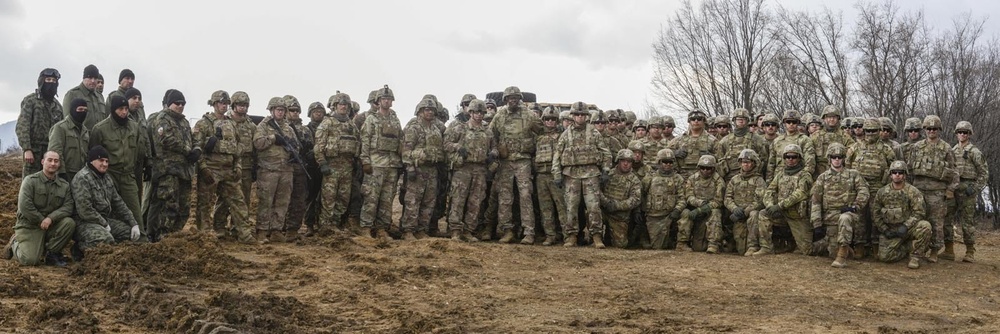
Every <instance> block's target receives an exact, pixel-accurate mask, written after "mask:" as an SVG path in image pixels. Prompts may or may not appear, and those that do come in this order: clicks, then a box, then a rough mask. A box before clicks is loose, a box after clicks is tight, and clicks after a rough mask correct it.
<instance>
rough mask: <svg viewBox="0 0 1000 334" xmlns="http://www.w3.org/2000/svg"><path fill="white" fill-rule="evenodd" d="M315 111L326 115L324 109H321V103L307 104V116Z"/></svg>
mask: <svg viewBox="0 0 1000 334" xmlns="http://www.w3.org/2000/svg"><path fill="white" fill-rule="evenodd" d="M317 109H319V110H322V111H323V113H324V114H325V113H326V108H325V107H323V103H321V102H313V103H310V104H309V114H310V115H312V112H313V110H317Z"/></svg>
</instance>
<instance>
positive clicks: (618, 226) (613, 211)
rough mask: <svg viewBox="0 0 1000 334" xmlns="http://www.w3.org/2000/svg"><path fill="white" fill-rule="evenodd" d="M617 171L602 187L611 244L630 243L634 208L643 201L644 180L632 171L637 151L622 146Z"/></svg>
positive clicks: (624, 244) (618, 245)
mask: <svg viewBox="0 0 1000 334" xmlns="http://www.w3.org/2000/svg"><path fill="white" fill-rule="evenodd" d="M615 159H616V160H617V161H616V162H615V170H614V172H613V173H611V175H610V178H609V179H608V182H606V183H605V184H604V185H603V187H602V189H601V208H602V209H604V213H603V216H604V219H605V220H606V224H607V225H608V231H609V232H610V233H611V237H610V238H609V239H610V240H611V241H612V246H614V247H618V248H625V247H626V246H628V239H629V238H628V232H629V230H630V228H632V226H630V225H632V224H631V218H632V211H633V210H635V209H637V208H639V204H641V202H642V181H640V180H639V177H637V176H635V174H633V173H632V161H634V159H635V154H633V153H632V150H629V149H627V148H623V149H621V150H619V151H618V153H617V154H616V155H615Z"/></svg>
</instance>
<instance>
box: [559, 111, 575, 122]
mask: <svg viewBox="0 0 1000 334" xmlns="http://www.w3.org/2000/svg"><path fill="white" fill-rule="evenodd" d="M559 120H560V121H572V120H573V115H570V113H569V110H563V111H560V112H559Z"/></svg>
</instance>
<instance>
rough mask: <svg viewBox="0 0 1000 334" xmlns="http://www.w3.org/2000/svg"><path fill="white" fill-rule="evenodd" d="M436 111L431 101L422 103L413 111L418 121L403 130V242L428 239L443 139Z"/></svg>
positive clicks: (441, 159) (442, 151) (442, 158)
mask: <svg viewBox="0 0 1000 334" xmlns="http://www.w3.org/2000/svg"><path fill="white" fill-rule="evenodd" d="M436 111H437V106H436V104H435V103H434V101H433V100H430V99H425V100H423V101H421V102H420V104H418V105H417V107H416V113H415V116H417V118H416V119H415V121H413V122H410V123H409V124H407V125H406V128H405V129H403V155H402V158H403V166H405V168H406V178H407V182H406V194H404V195H403V196H405V199H404V201H405V205H404V207H403V215H402V216H401V218H400V220H402V221H401V223H402V226H403V229H402V230H403V240H406V241H413V240H416V239H423V238H426V237H427V236H428V235H427V230H428V224H429V223H430V220H431V211H432V210H433V209H434V200H435V197H437V186H438V181H437V180H438V165H439V164H441V163H443V162H444V138H442V134H441V131H440V129H439V128H438V127H437V126H436V123H437V120H436V118H435V113H436ZM434 223H435V224H437V222H434Z"/></svg>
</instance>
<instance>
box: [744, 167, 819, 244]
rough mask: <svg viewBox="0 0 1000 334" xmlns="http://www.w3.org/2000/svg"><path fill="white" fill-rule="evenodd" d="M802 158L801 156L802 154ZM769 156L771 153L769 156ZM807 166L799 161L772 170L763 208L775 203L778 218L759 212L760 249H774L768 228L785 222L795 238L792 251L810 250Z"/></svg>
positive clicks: (809, 180)
mask: <svg viewBox="0 0 1000 334" xmlns="http://www.w3.org/2000/svg"><path fill="white" fill-rule="evenodd" d="M803 157H804V156H803ZM772 158H773V155H772ZM809 170H810V168H808V167H806V166H804V165H803V164H802V162H799V165H798V166H796V167H795V168H792V169H789V168H788V167H785V168H784V169H782V170H779V171H775V173H774V179H773V180H771V182H770V183H769V184H768V186H767V190H766V192H765V193H764V207H765V208H767V207H770V206H772V205H777V206H779V207H780V208H781V210H780V212H781V214H780V215H779V217H771V216H768V215H767V214H765V213H764V212H763V211H762V212H761V213H760V214H759V218H760V219H759V224H758V229H757V230H758V232H759V235H758V238H759V239H760V247H761V249H762V250H763V249H768V250H774V246H773V245H772V240H771V235H772V234H771V233H772V227H773V226H775V225H777V226H783V225H787V226H788V228H789V229H790V230H791V232H792V238H794V239H795V247H796V251H795V252H796V253H798V254H802V255H809V253H810V252H811V251H812V229H811V228H809V226H810V225H809V214H808V212H809V189H810V187H812V183H813V182H812V180H813V178H812V175H810V174H809Z"/></svg>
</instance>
